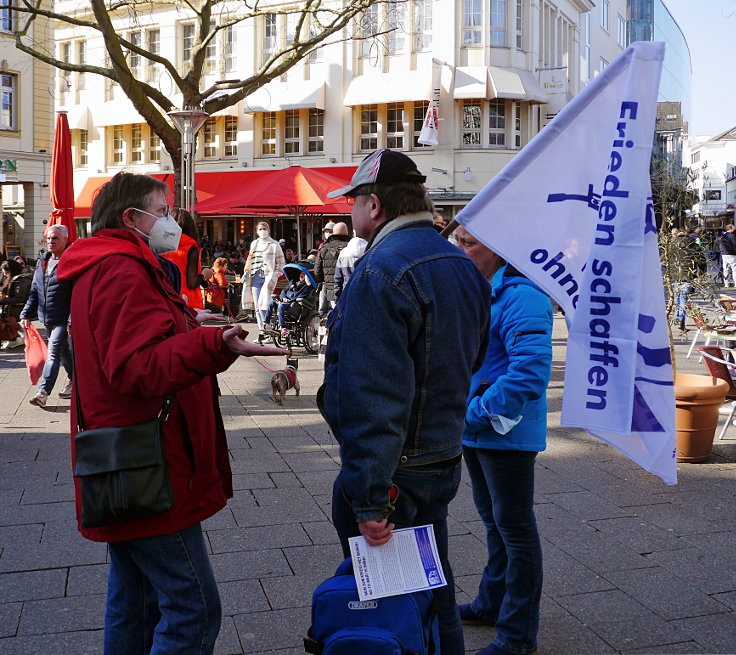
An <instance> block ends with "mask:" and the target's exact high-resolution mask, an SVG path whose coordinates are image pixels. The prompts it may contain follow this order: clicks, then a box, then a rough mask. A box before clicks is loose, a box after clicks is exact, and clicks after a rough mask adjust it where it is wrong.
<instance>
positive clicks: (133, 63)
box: [128, 30, 143, 78]
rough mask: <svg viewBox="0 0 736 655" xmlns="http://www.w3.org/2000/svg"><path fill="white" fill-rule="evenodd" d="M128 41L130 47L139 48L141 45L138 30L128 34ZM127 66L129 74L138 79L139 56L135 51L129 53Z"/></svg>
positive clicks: (140, 36)
mask: <svg viewBox="0 0 736 655" xmlns="http://www.w3.org/2000/svg"><path fill="white" fill-rule="evenodd" d="M128 41H130V43H131V45H134V46H138V47H139V48H140V47H141V45H142V44H143V41H142V35H141V32H140V30H136V31H135V32H131V33H130V34H128ZM128 66H129V68H130V72H131V73H133V75H134V76H135V77H136V78H138V77H140V69H141V56H140V55H139V54H138V53H137V52H135V50H131V51H130V58H129V60H128Z"/></svg>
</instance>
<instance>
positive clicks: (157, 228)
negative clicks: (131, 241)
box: [133, 209, 181, 255]
mask: <svg viewBox="0 0 736 655" xmlns="http://www.w3.org/2000/svg"><path fill="white" fill-rule="evenodd" d="M136 211H137V212H141V213H142V214H147V215H148V216H153V218H155V219H156V222H155V223H154V224H153V227H152V228H151V231H150V232H149V233H148V234H146V233H145V232H141V231H140V230H139V229H138V228H135V227H134V228H133V231H134V232H136V233H137V234H138V235H139V236H140V237H142V238H143V240H144V241H147V242H148V247H149V248H150V249H151V251H152V252H153V254H154V255H160V254H161V253H164V252H171V251H172V250H176V249H177V248H178V247H179V240H180V239H181V226H180V225H179V224H178V223H177V222H176V221H175V220H174V218H173V217H172V216H171V214H168V213H167V214H166V215H165V216H156V214H151V212H147V211H144V210H143V209H136Z"/></svg>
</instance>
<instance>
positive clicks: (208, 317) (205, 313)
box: [194, 307, 227, 325]
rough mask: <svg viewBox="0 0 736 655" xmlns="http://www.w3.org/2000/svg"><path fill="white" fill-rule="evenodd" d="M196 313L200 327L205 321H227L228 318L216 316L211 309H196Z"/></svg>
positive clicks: (220, 315)
mask: <svg viewBox="0 0 736 655" xmlns="http://www.w3.org/2000/svg"><path fill="white" fill-rule="evenodd" d="M194 312H195V314H196V316H195V317H194V319H195V320H196V321H197V323H199V324H200V325H201V324H202V323H204V322H205V321H227V318H226V317H225V316H224V315H223V314H215V313H214V312H212V311H210V310H209V309H197V308H196V307H195V308H194Z"/></svg>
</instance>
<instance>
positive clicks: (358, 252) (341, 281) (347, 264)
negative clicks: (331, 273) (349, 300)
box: [334, 230, 368, 300]
mask: <svg viewBox="0 0 736 655" xmlns="http://www.w3.org/2000/svg"><path fill="white" fill-rule="evenodd" d="M367 245H368V242H367V241H366V240H365V239H362V238H361V237H359V236H355V230H353V238H352V239H350V241H348V245H346V246H345V247H344V248H343V249H342V250H341V251H340V254H339V255H338V256H337V264H336V265H335V293H334V296H335V300H338V299H339V298H340V294H342V290H343V289H344V288H345V285H346V284H347V283H348V280H349V279H350V276H351V275H352V274H353V271H354V270H355V265H356V264H357V263H358V260H359V259H360V258H361V257H362V256H363V253H364V252H365V247H366V246H367Z"/></svg>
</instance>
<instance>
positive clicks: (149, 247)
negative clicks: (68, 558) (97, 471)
mask: <svg viewBox="0 0 736 655" xmlns="http://www.w3.org/2000/svg"><path fill="white" fill-rule="evenodd" d="M166 190H167V187H166V186H165V185H164V184H163V183H162V182H159V181H158V180H155V179H153V178H151V177H148V176H146V175H136V174H133V173H118V174H117V175H115V176H114V177H113V178H112V179H111V180H110V181H109V182H108V183H107V184H105V185H104V186H103V187H102V188H101V189H100V192H99V193H98V195H97V197H96V199H95V202H94V205H93V207H92V233H93V236H92V238H89V239H82V240H80V241H77V242H76V243H75V244H74V246H73V247H72V248H69V249H68V251H67V253H66V254H65V257H64V258H63V260H62V261H63V266H62V265H61V263H60V266H59V269H58V276H59V278H60V279H68V280H73V281H74V290H73V293H72V302H71V314H72V337H73V340H74V351H75V352H76V353H78V355H77V357H76V362H75V363H76V368H75V373H74V394H75V396H79V399H80V406H81V407H82V412H83V417H82V419H83V420H82V421H81V425H82V427H83V428H84V429H85V430H89V429H93V428H102V427H112V426H125V425H133V424H136V423H140V422H142V421H146V420H149V419H151V418H153V417H155V416H156V415H157V414H158V412H159V410H160V409H161V407H162V404H163V401H164V398H165V397H166V396H167V395H168V394H173V395H174V402H173V405H172V409H171V412H170V414H169V416H168V420H167V421H166V422H165V423H164V424H163V434H162V440H163V444H164V454H165V458H166V464H167V468H168V475H169V480H170V483H171V487H172V490H173V493H174V506H173V507H172V508H171V509H170V510H169V511H167V512H165V513H164V514H160V515H158V516H155V517H152V518H143V519H136V520H132V521H127V522H124V523H118V524H116V525H110V526H107V527H101V528H85V527H83V526H82V525H81V519H80V517H81V498H80V492H79V484H78V482H77V481H75V492H76V504H77V520H78V522H79V530H80V532H81V533H82V535H83V536H85V537H86V538H88V539H91V540H93V541H104V542H108V543H109V553H110V570H109V577H108V595H107V608H106V613H105V654H106V655H123V654H126V655H127V654H129V653H148V652H149V651H152V652H155V653H172V654H173V653H176V654H177V655H184V654H189V653H191V654H194V653H197V654H198V655H200V654H204V653H212V650H213V648H214V644H215V639H216V638H217V633H218V632H219V628H220V601H219V594H218V591H217V586H216V583H215V580H214V576H213V574H212V569H211V567H210V564H209V559H208V556H207V549H206V545H205V542H204V538H203V535H202V530H201V527H200V522H201V521H203V520H204V519H206V518H208V517H210V516H212V515H213V514H215V513H216V512H218V511H219V510H220V509H222V508H223V507H224V506H225V503H226V501H227V499H228V498H230V497H231V496H232V480H231V472H230V465H229V462H228V450H227V442H226V439H225V431H224V429H223V424H222V417H221V415H220V410H219V406H218V396H219V389H218V386H217V378H216V374H217V373H219V372H221V371H224V370H225V369H227V368H228V367H229V366H230V365H231V364H232V363H233V362H234V361H235V360H236V359H237V357H238V355H245V356H252V355H255V354H261V355H281V354H286V352H287V351H286V350H282V349H277V348H264V347H259V346H257V345H256V344H253V343H248V342H246V341H245V339H244V337H245V335H246V334H247V333H245V332H244V330H243V329H242V327H240V326H238V325H236V326H232V327H228V328H226V329H223V328H214V327H201V326H200V325H199V324H198V323H197V322H196V320H195V319H194V313H193V312H192V311H190V310H189V309H188V308H187V307H186V305H185V304H184V302H183V300H182V299H181V297H180V296H179V295H178V294H177V293H176V291H174V289H173V287H172V285H171V282H170V278H169V276H168V275H167V272H166V270H165V268H164V267H163V266H162V261H163V260H162V259H161V258H160V257H158V256H157V253H160V252H168V251H171V250H174V249H176V247H177V246H178V240H179V239H178V236H179V235H178V231H177V227H178V226H177V224H176V222H175V221H174V220H173V219H172V218H171V217H170V216H169V211H168V206H167V204H166V196H165V192H166ZM66 255H68V256H66ZM71 405H72V463H74V461H75V458H74V445H73V444H74V435H75V434H76V432H77V424H78V417H77V416H76V414H77V412H76V405H77V403H76V402H75V401H72V404H71Z"/></svg>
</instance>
